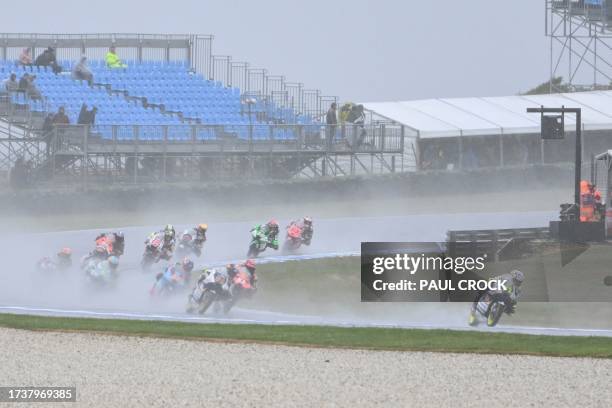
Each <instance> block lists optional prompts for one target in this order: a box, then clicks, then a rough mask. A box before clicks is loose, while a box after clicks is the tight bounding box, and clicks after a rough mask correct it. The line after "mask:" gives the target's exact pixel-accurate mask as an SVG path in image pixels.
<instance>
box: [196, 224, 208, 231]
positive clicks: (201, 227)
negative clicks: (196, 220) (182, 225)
mask: <svg viewBox="0 0 612 408" xmlns="http://www.w3.org/2000/svg"><path fill="white" fill-rule="evenodd" d="M197 230H198V232H201V233H205V232H206V231H207V230H208V224H198V227H197Z"/></svg>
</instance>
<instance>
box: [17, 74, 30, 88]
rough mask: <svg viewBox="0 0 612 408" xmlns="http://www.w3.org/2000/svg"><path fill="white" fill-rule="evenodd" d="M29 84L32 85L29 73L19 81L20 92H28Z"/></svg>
mask: <svg viewBox="0 0 612 408" xmlns="http://www.w3.org/2000/svg"><path fill="white" fill-rule="evenodd" d="M29 83H30V74H28V73H25V74H23V76H22V77H21V79H20V80H19V87H18V90H19V91H23V92H25V91H27V89H28V85H29Z"/></svg>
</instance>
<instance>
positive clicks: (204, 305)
mask: <svg viewBox="0 0 612 408" xmlns="http://www.w3.org/2000/svg"><path fill="white" fill-rule="evenodd" d="M217 300H223V298H222V296H221V295H220V294H219V293H217V292H216V291H215V290H214V289H209V288H206V287H205V285H204V283H203V282H198V283H196V285H195V287H194V288H193V291H192V292H191V293H190V294H189V296H188V297H187V308H186V311H187V313H194V312H197V313H199V314H204V313H206V311H207V310H208V308H210V306H211V305H212V304H213V303H214V302H215V301H217Z"/></svg>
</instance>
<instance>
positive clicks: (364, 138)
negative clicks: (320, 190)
mask: <svg viewBox="0 0 612 408" xmlns="http://www.w3.org/2000/svg"><path fill="white" fill-rule="evenodd" d="M287 126H288V125H284V127H285V128H286V127H287ZM125 127H126V126H123V125H117V126H114V129H113V135H114V137H113V140H104V139H101V138H100V136H99V135H97V134H96V133H91V132H90V129H89V128H88V127H86V126H79V125H72V126H62V127H59V126H58V127H56V128H55V129H54V131H53V132H52V134H51V137H50V146H51V147H50V152H51V155H50V157H48V158H46V156H45V150H46V144H45V142H44V141H43V139H42V138H40V137H38V138H35V137H32V138H17V137H7V138H2V139H0V143H1V144H0V146H3V145H4V144H5V145H6V146H7V149H8V151H9V152H10V154H11V155H13V156H14V155H15V154H17V153H19V152H24V151H26V150H28V151H29V152H30V153H28V155H27V159H31V160H33V161H36V162H37V163H39V166H37V167H36V168H35V169H34V170H35V172H36V173H35V174H34V176H37V178H38V179H39V180H49V179H51V180H52V182H53V183H55V184H62V183H70V184H74V183H82V184H85V185H88V184H91V185H94V184H100V183H109V182H121V183H146V182H166V181H196V182H197V181H204V180H224V179H226V180H235V179H237V178H246V179H270V178H275V179H292V178H316V177H337V176H350V175H358V174H374V173H391V172H399V171H401V170H400V168H399V167H396V165H395V163H396V157H397V156H400V157H401V156H402V152H403V146H404V141H403V137H404V131H403V129H402V127H401V126H399V125H397V124H392V123H389V124H382V123H376V124H369V125H365V126H364V127H362V126H356V125H352V124H350V125H346V126H344V127H341V126H338V127H337V128H335V129H334V130H335V132H336V133H335V134H336V137H335V138H334V141H333V142H331V143H330V142H329V140H328V139H326V135H329V134H331V133H330V129H329V128H326V127H325V126H324V125H320V126H319V125H317V127H316V133H312V132H310V133H307V132H306V130H305V129H303V127H302V126H301V125H295V129H294V131H295V132H296V133H298V134H299V135H300V136H299V137H298V139H297V140H274V139H272V140H253V139H252V137H251V139H250V140H237V139H235V138H230V139H226V140H223V139H220V140H209V141H202V140H198V139H196V137H195V135H196V134H197V131H198V129H199V128H202V127H205V126H203V125H194V126H193V127H192V132H191V133H192V135H193V136H192V139H191V140H183V141H176V140H170V139H169V138H168V135H169V134H171V132H169V129H168V128H170V127H171V126H166V127H165V131H164V137H163V140H160V141H150V140H139V139H138V135H139V134H140V133H141V132H142V129H140V128H141V127H142V126H137V125H135V126H130V127H132V128H133V132H134V134H135V135H136V138H135V139H134V140H121V139H118V138H117V137H116V135H118V134H119V133H120V128H125ZM364 132H365V133H364ZM341 135H344V136H342V137H341ZM357 140H359V142H357ZM3 170H8V168H6V167H5V168H4V169H3ZM402 170H403V169H402Z"/></svg>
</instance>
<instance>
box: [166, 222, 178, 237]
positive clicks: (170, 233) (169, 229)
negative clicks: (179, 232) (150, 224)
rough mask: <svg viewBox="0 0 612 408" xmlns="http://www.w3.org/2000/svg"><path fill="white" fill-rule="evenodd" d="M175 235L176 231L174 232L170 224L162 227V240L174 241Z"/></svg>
mask: <svg viewBox="0 0 612 408" xmlns="http://www.w3.org/2000/svg"><path fill="white" fill-rule="evenodd" d="M175 235H176V231H174V226H173V225H172V224H166V226H165V227H164V238H165V239H167V240H170V239H174V236H175Z"/></svg>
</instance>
